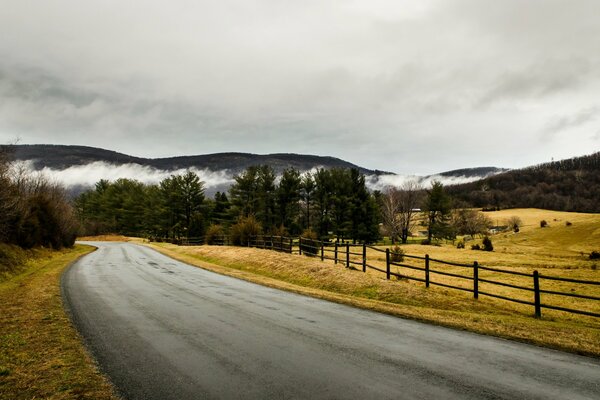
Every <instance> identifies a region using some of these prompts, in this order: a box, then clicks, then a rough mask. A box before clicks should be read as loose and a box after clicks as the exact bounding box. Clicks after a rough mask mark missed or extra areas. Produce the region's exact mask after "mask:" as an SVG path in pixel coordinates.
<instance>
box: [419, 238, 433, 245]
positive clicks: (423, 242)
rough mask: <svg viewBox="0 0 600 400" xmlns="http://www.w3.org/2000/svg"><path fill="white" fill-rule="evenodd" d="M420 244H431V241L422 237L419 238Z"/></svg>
mask: <svg viewBox="0 0 600 400" xmlns="http://www.w3.org/2000/svg"><path fill="white" fill-rule="evenodd" d="M421 244H422V245H424V246H429V245H430V244H431V242H430V241H429V239H423V240H421Z"/></svg>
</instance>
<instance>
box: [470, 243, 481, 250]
mask: <svg viewBox="0 0 600 400" xmlns="http://www.w3.org/2000/svg"><path fill="white" fill-rule="evenodd" d="M471 250H481V246H480V245H479V244H472V245H471Z"/></svg>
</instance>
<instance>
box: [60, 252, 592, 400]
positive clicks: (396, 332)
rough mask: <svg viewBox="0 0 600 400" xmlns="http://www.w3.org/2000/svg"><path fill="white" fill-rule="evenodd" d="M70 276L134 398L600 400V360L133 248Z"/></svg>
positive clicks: (109, 361)
mask: <svg viewBox="0 0 600 400" xmlns="http://www.w3.org/2000/svg"><path fill="white" fill-rule="evenodd" d="M93 244H94V245H95V246H97V247H99V249H98V250H97V251H96V252H94V253H92V254H90V255H88V256H86V257H84V258H82V259H81V260H80V261H79V262H77V263H76V264H74V265H73V266H72V267H71V268H70V269H69V270H68V271H67V272H66V273H65V274H64V276H63V282H62V284H63V296H64V297H65V300H66V304H67V307H68V308H69V310H70V311H71V313H72V317H73V320H74V322H75V324H76V326H77V328H78V329H79V330H80V332H81V333H82V335H83V337H84V340H85V343H86V345H87V346H88V348H89V349H90V350H91V352H92V354H93V355H94V357H95V358H96V360H97V361H98V363H99V365H100V368H101V369H102V370H103V371H104V372H105V373H106V374H107V375H108V376H109V378H110V380H111V381H112V382H113V383H114V384H115V386H116V387H117V388H118V390H119V391H120V393H121V394H122V395H123V397H124V398H127V399H161V400H164V399H561V400H562V399H571V400H573V399H600V360H597V359H592V358H587V357H580V356H575V355H571V354H566V353H562V352H558V351H552V350H547V349H542V348H538V347H535V346H529V345H525V344H520V343H514V342H510V341H506V340H502V339H495V338H491V337H486V336H481V335H476V334H471V333H467V332H461V331H455V330H451V329H446V328H441V327H436V326H430V325H426V324H422V323H418V322H414V321H408V320H403V319H400V318H395V317H391V316H387V315H382V314H378V313H375V312H370V311H364V310H359V309H355V308H352V307H347V306H343V305H339V304H335V303H330V302H327V301H322V300H317V299H313V298H310V297H304V296H300V295H296V294H292V293H287V292H283V291H279V290H275V289H270V288H266V287H262V286H259V285H255V284H252V283H248V282H245V281H241V280H237V279H234V278H230V277H225V276H221V275H218V274H214V273H211V272H208V271H205V270H202V269H199V268H196V267H191V266H189V265H186V264H183V263H181V262H178V261H175V260H173V259H171V258H168V257H166V256H163V255H161V254H159V253H157V252H156V251H153V250H151V249H149V248H146V247H143V246H139V245H135V244H128V243H100V242H98V243H93Z"/></svg>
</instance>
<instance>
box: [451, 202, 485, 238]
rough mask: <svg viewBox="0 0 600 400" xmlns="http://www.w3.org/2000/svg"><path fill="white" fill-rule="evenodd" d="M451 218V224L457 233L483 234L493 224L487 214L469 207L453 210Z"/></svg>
mask: <svg viewBox="0 0 600 400" xmlns="http://www.w3.org/2000/svg"><path fill="white" fill-rule="evenodd" d="M452 219H453V220H452V225H453V226H454V229H455V231H456V233H457V234H459V235H471V236H475V235H478V234H479V235H485V234H487V232H488V230H489V229H490V228H491V227H492V225H493V222H492V220H491V219H490V218H489V217H488V216H487V215H484V214H483V213H482V212H481V211H478V210H473V209H470V208H461V209H458V210H455V212H454V214H453V218H452Z"/></svg>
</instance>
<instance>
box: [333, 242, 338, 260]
mask: <svg viewBox="0 0 600 400" xmlns="http://www.w3.org/2000/svg"><path fill="white" fill-rule="evenodd" d="M337 256H338V243H337V241H336V242H335V249H334V250H333V263H334V264H337Z"/></svg>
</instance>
